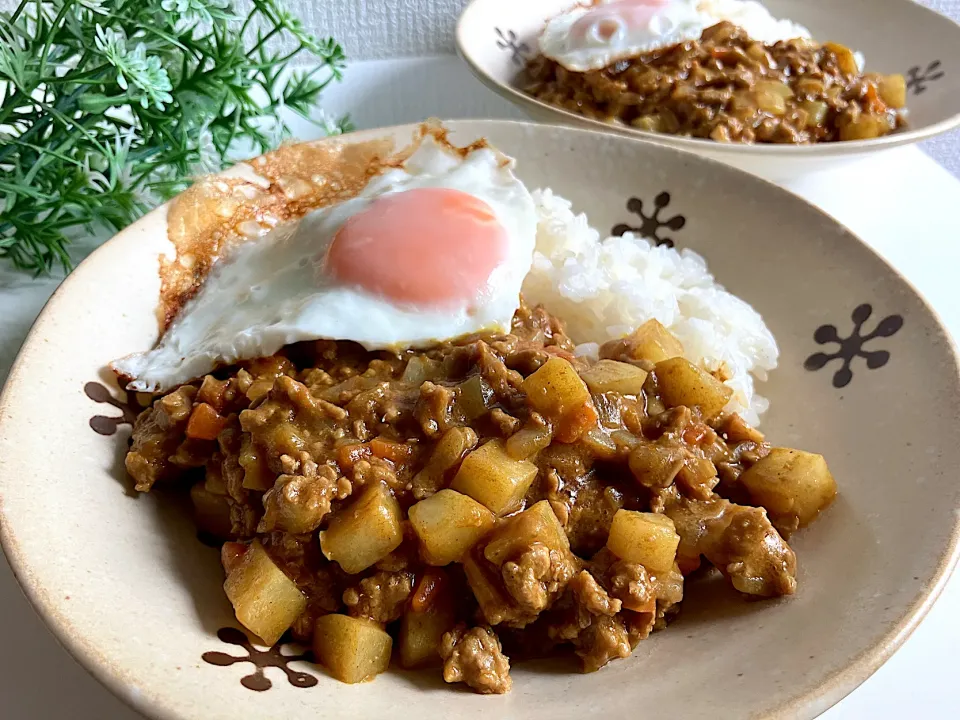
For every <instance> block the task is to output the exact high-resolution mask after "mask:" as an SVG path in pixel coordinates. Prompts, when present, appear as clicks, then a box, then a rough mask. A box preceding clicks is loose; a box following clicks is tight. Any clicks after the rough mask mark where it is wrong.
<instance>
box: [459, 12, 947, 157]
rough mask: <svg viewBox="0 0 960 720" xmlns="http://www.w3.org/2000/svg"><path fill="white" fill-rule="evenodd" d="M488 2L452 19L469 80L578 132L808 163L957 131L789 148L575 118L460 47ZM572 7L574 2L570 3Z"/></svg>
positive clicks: (935, 127)
mask: <svg viewBox="0 0 960 720" xmlns="http://www.w3.org/2000/svg"><path fill="white" fill-rule="evenodd" d="M487 1H488V0H469V1H468V2H467V4H466V5H465V6H464V8H463V10H462V11H461V13H460V16H459V17H458V18H457V26H456V32H455V37H456V43H457V54H458V55H459V56H460V58H461V59H462V60H463V61H464V62H465V63H466V64H467V67H469V68H470V71H471V72H472V73H473V75H474V77H476V78H477V80H479V81H480V82H481V83H483V84H484V85H485V86H487V87H488V88H490V89H491V90H493V91H494V92H495V93H497V94H498V95H500V96H501V97H503V98H505V99H506V100H509V101H510V102H512V103H513V104H514V105H517V106H520V107H522V108H524V109H525V110H526V109H528V108H529V109H531V110H530V111H532V112H536V113H539V114H540V116H543V115H549V116H552V117H554V118H556V119H555V121H554V122H555V123H557V124H563V125H565V126H567V127H578V128H581V129H590V130H594V131H598V132H605V133H607V134H611V133H612V134H616V135H622V136H624V137H630V138H635V139H638V140H646V141H648V142H654V143H657V144H658V145H669V146H671V147H674V148H677V149H682V150H687V151H692V152H696V153H701V152H711V153H715V154H717V155H721V154H722V155H730V156H741V157H744V156H745V157H750V156H753V157H755V158H757V159H761V158H769V157H771V156H776V155H783V156H789V157H790V158H791V159H795V160H796V159H807V158H810V159H814V158H817V157H836V156H840V155H854V154H858V153H866V152H870V151H871V150H881V149H886V148H894V147H899V146H901V145H912V144H914V143H918V142H921V141H922V140H929V139H930V138H932V137H936V136H937V135H943V134H944V133H947V132H950V131H951V130H953V129H954V128H957V127H960V112H957V113H955V114H954V115H951V116H950V117H947V118H944V119H943V120H939V121H938V122H935V123H931V124H927V125H922V126H920V127H916V128H911V127H909V126H908V128H907V129H906V130H900V131H897V132H893V133H890V134H889V135H884V136H882V137H878V138H873V139H870V140H844V141H837V142H824V143H813V144H810V145H791V144H786V143H784V144H780V143H722V142H717V141H715V140H709V139H707V138H693V137H686V136H683V135H670V134H668V133H655V132H651V131H649V130H638V129H636V128H633V127H628V126H626V125H616V124H613V123H606V122H603V121H602V120H596V119H594V118H588V117H586V116H584V115H577V114H576V113H574V112H571V111H569V110H564V109H562V108H558V107H555V106H553V105H550V104H549V103H545V102H543V101H541V100H538V99H536V98H534V97H532V96H531V95H528V94H527V93H525V92H523V91H522V90H520V89H518V88H516V87H514V86H513V85H511V84H510V83H509V82H504V81H502V80H499V79H498V78H496V77H494V76H493V75H491V74H490V73H489V72H487V70H486V69H485V68H484V67H483V65H482V63H479V62H477V61H476V60H475V59H474V58H473V56H472V54H471V53H470V52H469V51H467V50H465V49H464V46H465V41H464V38H465V37H466V35H467V34H468V33H469V32H470V31H471V28H472V27H473V23H472V19H473V18H472V15H473V13H475V12H477V10H476V8H477V7H478V6H480V5H481V4H483V3H485V2H487ZM904 3H905V4H909V5H911V6H913V7H914V8H915V9H916V10H917V11H922V12H925V13H928V14H929V15H932V16H935V17H936V18H937V19H938V20H940V21H942V22H945V23H950V24H951V25H953V26H954V27H955V29H956V30H957V31H960V22H956V21H954V20H953V19H952V18H949V17H947V16H945V15H941V14H940V13H938V12H936V11H935V10H932V9H931V8H928V7H926V6H925V5H920V4H919V3H917V2H915V0H904ZM574 4H575V3H574ZM957 39H958V41H960V32H958V38H957Z"/></svg>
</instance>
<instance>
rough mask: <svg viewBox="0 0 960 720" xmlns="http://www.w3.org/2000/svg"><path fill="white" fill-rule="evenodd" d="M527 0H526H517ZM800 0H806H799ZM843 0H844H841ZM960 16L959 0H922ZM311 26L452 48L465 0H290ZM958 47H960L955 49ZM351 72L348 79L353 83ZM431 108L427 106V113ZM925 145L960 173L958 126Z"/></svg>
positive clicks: (374, 48) (397, 51)
mask: <svg viewBox="0 0 960 720" xmlns="http://www.w3.org/2000/svg"><path fill="white" fill-rule="evenodd" d="M516 1H517V2H523V0H516ZM798 1H801V2H802V0H798ZM837 1H838V2H843V0H837ZM918 1H919V2H921V3H922V4H923V5H927V6H928V7H932V8H933V9H935V10H937V11H938V12H941V13H943V14H944V15H949V16H950V17H952V18H954V19H955V20H960V0H918ZM287 2H288V3H289V4H290V7H291V9H294V10H296V11H297V12H298V14H299V15H300V17H301V18H303V20H304V23H305V24H306V26H307V27H308V28H310V29H311V30H313V31H314V32H315V33H316V34H318V35H333V36H334V37H335V38H337V40H339V41H340V42H341V43H342V44H343V46H344V48H345V50H346V51H347V54H348V57H349V59H351V60H369V59H373V58H386V57H396V56H398V55H406V56H410V55H435V54H439V53H445V52H454V44H453V27H454V24H455V22H456V18H457V15H458V14H459V12H460V8H462V7H463V6H464V5H465V4H466V0H287ZM957 52H960V48H958V49H957ZM349 82H350V76H349V72H348V73H347V77H346V80H345V84H346V85H347V86H348V87H349ZM431 112H432V111H431V109H430V108H424V113H425V114H426V115H430V114H431ZM924 149H925V150H926V151H927V152H928V153H930V154H931V155H932V156H933V157H935V158H936V159H937V160H938V161H939V162H940V163H941V164H943V165H945V166H946V167H947V168H949V169H950V171H951V172H953V173H954V174H955V175H958V176H960V131H955V132H953V133H950V134H949V135H946V136H944V137H941V138H937V139H934V140H932V141H930V142H928V143H926V144H925V146H924Z"/></svg>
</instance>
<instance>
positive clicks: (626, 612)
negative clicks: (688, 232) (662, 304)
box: [127, 304, 836, 693]
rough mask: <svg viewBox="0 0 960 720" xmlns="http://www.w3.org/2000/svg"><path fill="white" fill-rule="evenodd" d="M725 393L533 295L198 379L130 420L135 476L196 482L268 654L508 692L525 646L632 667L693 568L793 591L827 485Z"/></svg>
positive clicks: (744, 585) (202, 509)
mask: <svg viewBox="0 0 960 720" xmlns="http://www.w3.org/2000/svg"><path fill="white" fill-rule="evenodd" d="M724 379H725V378H724V375H723V373H722V371H718V372H711V371H709V370H707V369H705V368H703V367H700V366H698V365H696V364H695V363H692V362H690V361H689V360H688V359H687V358H685V357H684V350H683V346H682V345H681V343H680V342H679V341H678V340H677V338H676V337H674V336H673V335H672V334H671V333H670V332H669V330H668V329H667V328H665V327H664V326H663V325H661V324H660V323H658V322H657V321H656V320H651V321H649V322H648V323H645V324H644V325H643V326H641V327H640V328H637V330H636V331H635V332H633V333H632V334H630V335H628V336H626V337H624V338H622V339H620V340H616V341H613V342H610V343H607V344H606V345H604V346H602V347H601V348H600V350H599V356H598V357H593V358H588V357H580V356H578V355H577V354H575V352H574V345H573V343H572V342H571V340H570V339H569V338H568V337H567V336H566V335H565V334H564V332H563V329H562V326H561V325H560V323H559V322H558V321H557V320H556V319H555V318H554V317H552V316H551V315H550V314H549V313H548V312H546V311H545V310H544V309H543V308H541V307H529V306H527V305H525V304H523V305H521V308H520V310H519V311H518V312H517V314H516V316H515V317H514V321H513V327H512V331H511V332H510V333H508V334H502V335H474V336H470V337H465V338H462V339H460V340H458V341H455V342H447V343H443V344H440V345H437V346H435V347H432V348H429V349H426V350H421V351H402V352H396V353H389V352H367V351H365V350H363V349H361V348H360V347H358V346H356V345H352V344H350V343H345V342H332V341H318V342H315V343H302V344H299V345H293V346H289V347H287V348H285V349H284V350H283V351H282V352H281V353H279V354H277V355H274V356H272V357H268V358H262V359H259V360H255V361H252V362H245V363H243V364H241V365H239V366H235V367H231V368H225V369H223V370H222V371H218V372H217V373H214V374H212V375H208V376H206V377H205V378H202V379H201V380H198V381H197V382H194V383H190V384H187V385H183V386H181V387H180V388H178V389H176V390H174V391H173V392H170V393H167V394H166V395H164V396H163V397H160V398H158V399H156V400H155V402H154V403H153V404H152V406H151V407H150V408H148V409H147V410H145V411H144V412H143V413H142V414H141V415H140V416H139V417H138V418H137V421H136V425H135V428H134V432H133V443H132V446H131V448H130V451H129V453H128V455H127V468H128V470H129V471H130V473H131V474H132V475H133V477H134V478H135V479H136V481H137V487H138V489H140V490H141V491H149V490H151V489H152V488H154V487H164V486H166V487H169V488H171V489H174V488H178V487H183V488H185V489H186V488H189V494H190V498H191V499H192V502H193V505H194V508H195V511H196V513H195V518H196V522H197V523H198V525H199V527H200V528H201V529H202V530H203V531H205V532H206V533H208V534H211V535H214V536H215V537H217V538H218V539H219V540H220V541H222V543H223V544H222V551H221V557H222V564H223V568H224V572H225V575H226V580H225V582H224V590H225V592H226V595H227V597H228V598H229V600H230V602H231V603H232V605H233V609H234V612H235V613H236V617H237V619H238V620H239V621H240V622H241V623H242V624H243V625H244V626H245V627H246V628H247V629H248V630H249V631H250V632H252V633H254V634H256V635H257V636H259V637H260V638H261V639H262V640H263V641H264V642H265V643H267V644H274V643H276V642H278V641H280V640H281V638H292V639H293V640H295V641H298V642H300V643H303V644H309V645H312V647H313V651H314V657H315V658H316V660H317V662H319V663H320V664H322V665H323V666H324V667H325V668H326V669H327V670H328V671H329V672H330V674H331V675H332V676H333V677H335V678H337V679H339V680H342V681H343V682H347V683H356V682H361V681H366V680H370V679H372V678H374V677H375V676H376V675H377V674H379V673H382V672H384V671H385V670H387V668H388V666H389V665H390V662H391V658H392V657H394V656H395V657H396V659H397V661H398V662H399V664H400V665H401V666H403V667H407V668H420V667H429V666H431V665H435V666H439V667H442V673H443V677H444V678H445V679H446V680H447V681H448V682H463V683H466V684H467V685H469V686H470V687H471V688H473V689H474V690H475V691H477V692H481V693H503V692H506V691H507V690H509V689H510V687H511V678H510V675H509V670H510V659H511V658H512V659H513V660H514V661H516V660H519V659H523V658H525V657H531V656H538V655H542V654H544V653H548V652H562V651H565V650H566V651H572V652H574V653H575V654H576V655H577V656H578V657H579V658H580V662H581V665H582V668H583V669H584V671H594V670H598V669H600V668H601V667H603V666H604V665H605V664H606V663H608V662H609V661H611V660H614V659H617V658H625V657H627V656H629V655H630V653H631V652H632V651H633V649H634V648H636V646H637V644H638V643H640V642H641V641H642V640H643V639H644V638H646V637H647V635H649V634H650V633H651V632H652V631H654V630H660V629H662V628H664V627H666V625H667V624H668V623H669V621H670V619H671V618H672V617H674V616H675V615H676V613H677V612H678V611H679V610H680V604H681V601H682V599H683V588H684V583H685V581H686V580H687V579H688V578H690V577H691V576H692V575H694V574H699V573H704V572H719V573H720V574H722V575H723V576H724V577H726V579H727V580H728V581H729V582H730V583H731V584H732V585H733V587H734V588H736V589H737V590H739V591H740V592H742V593H744V594H745V595H748V596H755V597H776V596H780V595H789V594H791V593H793V592H794V590H795V589H796V558H795V556H794V553H793V551H792V550H791V549H790V546H789V545H788V544H787V538H788V537H789V534H790V533H791V532H793V531H795V530H797V529H798V528H801V527H803V526H805V525H807V524H809V523H810V522H811V521H812V520H814V519H815V518H816V516H817V515H818V514H819V513H820V512H821V511H822V510H823V509H824V508H826V507H827V506H828V505H829V504H830V502H831V501H832V500H833V498H834V496H835V494H836V484H835V482H834V480H833V476H832V475H831V474H830V471H829V470H828V469H827V465H826V462H825V461H824V459H823V458H822V457H821V456H819V455H815V454H813V453H809V452H802V451H799V450H793V449H786V448H771V447H770V445H769V444H768V443H767V442H766V441H765V439H764V436H763V435H762V433H760V432H759V431H757V430H756V429H754V428H752V427H750V426H749V425H747V423H746V422H744V420H743V419H742V418H741V417H739V416H738V415H735V414H731V413H729V412H727V411H726V409H725V408H726V405H727V402H728V400H729V399H730V393H731V391H730V388H729V386H727V385H726V384H725V382H724Z"/></svg>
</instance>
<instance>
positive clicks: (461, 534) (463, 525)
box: [409, 490, 496, 565]
mask: <svg viewBox="0 0 960 720" xmlns="http://www.w3.org/2000/svg"><path fill="white" fill-rule="evenodd" d="M409 515H410V524H411V525H412V526H413V530H414V532H415V533H416V534H417V537H418V538H420V552H421V554H422V555H423V559H424V560H425V561H426V562H427V563H429V564H430V565H447V564H449V563H452V562H456V561H457V560H459V559H460V558H461V557H463V554H464V553H465V552H467V550H469V549H470V548H472V547H473V546H474V545H476V544H477V542H478V541H479V540H480V538H482V537H483V536H484V535H486V534H487V533H488V532H490V530H491V529H492V528H493V525H494V523H495V522H496V518H495V517H494V515H493V513H492V512H490V511H489V510H488V509H487V508H486V507H484V506H483V505H481V504H480V503H478V502H477V501H476V500H474V499H473V498H471V497H468V496H467V495H463V494H461V493H458V492H456V491H454V490H441V491H440V492H438V493H437V494H436V495H431V496H430V497H428V498H427V499H426V500H421V501H420V502H418V503H417V504H416V505H414V506H413V507H411V508H410V510H409Z"/></svg>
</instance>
